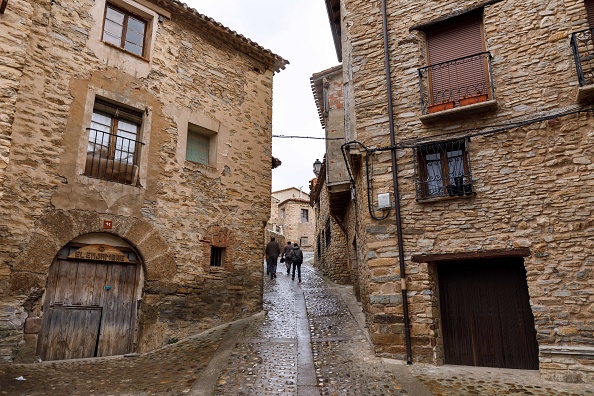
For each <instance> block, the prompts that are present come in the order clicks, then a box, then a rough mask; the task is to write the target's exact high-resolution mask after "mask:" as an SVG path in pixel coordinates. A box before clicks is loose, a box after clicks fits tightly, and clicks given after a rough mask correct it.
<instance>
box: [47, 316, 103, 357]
mask: <svg viewBox="0 0 594 396" xmlns="http://www.w3.org/2000/svg"><path fill="white" fill-rule="evenodd" d="M46 314H47V315H48V318H47V320H46V321H44V328H43V331H42V336H41V337H42V340H41V342H40V346H41V350H40V353H39V355H40V357H41V359H42V360H62V359H78V358H87V357H93V356H95V350H96V348H97V340H98V336H99V327H100V324H101V308H98V307H71V306H53V307H51V308H50V309H49V312H47V313H46Z"/></svg>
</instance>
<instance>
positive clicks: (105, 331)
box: [38, 259, 137, 360]
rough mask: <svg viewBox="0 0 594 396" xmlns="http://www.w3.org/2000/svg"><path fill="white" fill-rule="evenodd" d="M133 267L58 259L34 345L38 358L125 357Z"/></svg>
mask: <svg viewBox="0 0 594 396" xmlns="http://www.w3.org/2000/svg"><path fill="white" fill-rule="evenodd" d="M136 273H137V266H136V264H134V263H129V262H128V263H126V262H124V263H115V262H104V261H77V260H68V259H58V260H56V262H55V263H54V264H53V265H52V267H51V268H50V273H49V277H48V286H47V291H46V298H45V302H44V309H43V310H44V312H43V323H42V329H41V333H40V336H39V341H38V355H39V356H40V357H41V359H42V360H61V359H76V358H85V357H95V356H109V355H119V354H124V353H128V352H130V351H131V347H132V334H133V329H134V319H135V316H136V304H135V292H136Z"/></svg>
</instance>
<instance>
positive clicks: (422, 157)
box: [415, 140, 472, 199]
mask: <svg viewBox="0 0 594 396" xmlns="http://www.w3.org/2000/svg"><path fill="white" fill-rule="evenodd" d="M466 145H467V141H466V140H455V141H450V142H440V143H433V144H426V145H423V146H420V147H417V148H416V149H415V151H416V171H417V174H416V180H415V182H416V190H417V199H423V198H433V197H440V196H459V195H471V194H472V177H471V174H470V163H469V160H468V152H467V148H466Z"/></svg>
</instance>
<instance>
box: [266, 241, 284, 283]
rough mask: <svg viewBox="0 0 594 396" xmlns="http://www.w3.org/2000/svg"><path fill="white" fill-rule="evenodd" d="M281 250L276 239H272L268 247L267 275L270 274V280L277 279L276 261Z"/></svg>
mask: <svg viewBox="0 0 594 396" xmlns="http://www.w3.org/2000/svg"><path fill="white" fill-rule="evenodd" d="M280 253H281V249H280V246H279V244H278V242H277V241H275V238H274V237H270V242H268V244H267V245H266V273H267V274H268V273H269V274H270V279H273V278H276V260H278V256H280Z"/></svg>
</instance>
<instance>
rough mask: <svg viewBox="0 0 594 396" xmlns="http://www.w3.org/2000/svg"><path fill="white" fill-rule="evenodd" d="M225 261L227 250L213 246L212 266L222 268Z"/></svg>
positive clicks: (211, 250) (211, 254) (211, 251)
mask: <svg viewBox="0 0 594 396" xmlns="http://www.w3.org/2000/svg"><path fill="white" fill-rule="evenodd" d="M224 261H225V248H221V247H215V246H212V247H211V248H210V266H211V267H222V266H223V262H224Z"/></svg>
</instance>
